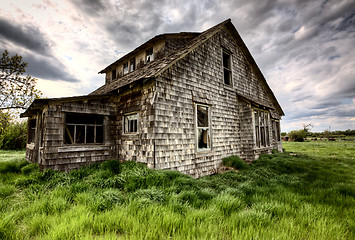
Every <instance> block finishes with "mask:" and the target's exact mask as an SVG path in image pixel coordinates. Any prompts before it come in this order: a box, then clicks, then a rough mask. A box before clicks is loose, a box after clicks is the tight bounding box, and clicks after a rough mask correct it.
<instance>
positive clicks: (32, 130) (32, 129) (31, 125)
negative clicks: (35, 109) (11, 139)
mask: <svg viewBox="0 0 355 240" xmlns="http://www.w3.org/2000/svg"><path fill="white" fill-rule="evenodd" d="M35 136H36V119H32V120H29V121H28V136H27V143H32V142H34V141H35Z"/></svg>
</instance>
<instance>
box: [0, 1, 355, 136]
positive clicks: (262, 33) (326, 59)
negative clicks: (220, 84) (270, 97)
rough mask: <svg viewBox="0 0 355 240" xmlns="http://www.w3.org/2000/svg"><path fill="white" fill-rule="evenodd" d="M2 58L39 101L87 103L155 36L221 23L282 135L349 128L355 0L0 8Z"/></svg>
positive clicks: (354, 117)
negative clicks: (249, 66) (10, 60)
mask: <svg viewBox="0 0 355 240" xmlns="http://www.w3.org/2000/svg"><path fill="white" fill-rule="evenodd" d="M0 6H1V8H0V51H1V52H2V51H3V50H5V49H7V50H8V51H9V52H10V54H11V55H13V54H15V53H17V54H19V55H22V56H23V57H24V60H25V61H26V62H28V63H29V66H28V68H27V73H28V74H30V75H32V76H33V77H36V78H37V79H38V84H37V86H38V88H39V89H40V90H41V91H42V92H43V93H44V95H45V96H46V97H49V98H52V97H66V96H77V95H85V94H88V93H90V92H92V91H93V90H95V89H96V88H98V87H100V86H101V85H103V84H104V75H102V74H98V72H99V71H100V70H102V69H103V68H105V67H106V66H107V65H109V64H111V63H112V62H113V61H115V60H117V59H118V58H119V57H121V56H123V55H124V54H125V53H128V52H129V51H131V50H133V49H134V48H135V47H137V46H138V45H140V44H142V43H144V42H145V41H147V40H148V39H150V38H152V37H154V36H155V35H158V34H162V33H168V32H170V33H171V32H182V31H183V32H201V31H204V30H206V29H208V28H210V27H212V26H214V25H216V24H218V23H220V22H222V21H224V20H226V19H228V18H231V20H232V23H233V24H234V26H235V27H236V28H237V30H238V31H239V33H240V35H241V36H242V38H243V40H244V42H245V43H246V45H247V47H248V48H249V50H250V52H251V54H252V55H253V57H254V59H255V60H256V62H257V64H258V65H259V67H260V69H261V71H262V72H263V74H264V76H265V78H266V80H267V81H268V83H269V85H270V87H271V89H272V90H273V92H274V94H275V96H276V98H277V99H278V101H279V102H280V105H281V106H282V108H283V110H284V112H285V114H286V116H284V117H283V121H282V131H287V132H288V131H290V130H292V129H300V128H301V127H302V123H306V124H308V123H311V124H313V126H314V128H313V129H312V131H323V130H325V129H329V128H330V129H331V130H346V129H355V0H262V1H260V0H230V1H226V0H196V1H187V0H172V1H168V0H158V1H155V0H97V1H95V0H73V1H69V0H68V1H65V0H42V1H41V0H37V1H30V0H22V1H16V0H1V3H0Z"/></svg>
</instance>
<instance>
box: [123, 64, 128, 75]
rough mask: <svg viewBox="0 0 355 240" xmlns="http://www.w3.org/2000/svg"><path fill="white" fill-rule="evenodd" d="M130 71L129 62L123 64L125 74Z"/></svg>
mask: <svg viewBox="0 0 355 240" xmlns="http://www.w3.org/2000/svg"><path fill="white" fill-rule="evenodd" d="M127 73H128V62H126V63H124V64H123V75H125V74H127Z"/></svg>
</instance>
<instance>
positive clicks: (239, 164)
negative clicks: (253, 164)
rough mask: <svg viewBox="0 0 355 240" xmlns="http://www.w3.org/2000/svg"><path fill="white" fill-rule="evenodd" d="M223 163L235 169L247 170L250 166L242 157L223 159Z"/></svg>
mask: <svg viewBox="0 0 355 240" xmlns="http://www.w3.org/2000/svg"><path fill="white" fill-rule="evenodd" d="M222 163H223V165H224V166H226V167H232V168H234V169H239V170H241V169H247V168H248V167H249V165H248V164H247V163H246V162H244V161H243V160H242V159H241V158H240V157H238V156H230V157H226V158H223V159H222Z"/></svg>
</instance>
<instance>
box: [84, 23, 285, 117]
mask: <svg viewBox="0 0 355 240" xmlns="http://www.w3.org/2000/svg"><path fill="white" fill-rule="evenodd" d="M224 27H225V28H226V29H227V30H228V31H229V32H230V34H231V35H232V36H233V38H234V40H235V42H236V44H237V46H238V47H239V48H240V49H241V51H242V52H243V54H244V56H245V57H246V59H247V60H248V62H249V64H250V65H251V66H252V68H253V69H254V72H255V74H256V75H257V77H258V79H259V80H260V81H261V84H262V85H263V87H264V89H265V90H266V92H267V93H268V95H269V96H270V98H271V101H272V102H273V104H274V106H275V107H276V110H277V111H278V112H279V113H280V115H281V116H284V115H285V114H284V112H283V110H282V108H281V106H280V105H279V103H278V101H277V99H276V97H275V95H274V93H273V92H272V90H271V89H270V87H269V85H268V84H267V82H266V79H265V77H264V75H263V74H262V72H261V71H260V69H259V67H258V66H257V64H256V62H255V60H254V58H253V57H252V55H251V54H250V52H249V50H248V48H247V46H246V45H245V43H244V41H243V40H242V38H241V37H240V35H239V33H238V31H237V30H236V28H235V27H234V25H233V24H232V22H231V19H227V20H225V21H223V22H221V23H219V24H217V25H215V26H213V27H211V28H210V29H207V30H206V31H204V32H202V33H200V34H198V33H192V34H195V35H196V37H194V38H192V39H191V40H190V41H188V42H187V43H186V44H185V45H183V46H181V47H180V48H178V49H177V50H175V51H173V52H172V53H171V54H170V55H167V56H163V57H162V58H159V59H156V60H154V61H152V62H150V63H148V64H146V65H145V66H143V67H142V68H139V69H137V70H135V71H133V72H130V73H128V74H127V75H124V76H123V77H120V78H118V79H116V80H115V81H113V82H110V83H108V84H105V85H103V86H102V87H100V88H98V89H97V90H95V91H94V92H92V93H90V95H104V94H109V93H112V92H114V91H116V90H117V89H119V88H121V87H123V86H126V85H129V84H131V83H133V82H136V81H138V80H140V79H149V78H155V77H158V76H159V75H160V74H162V73H163V72H164V71H165V70H166V69H168V68H170V67H171V66H172V65H174V64H175V63H176V62H178V61H179V60H180V59H182V58H184V57H185V56H186V55H187V54H189V53H190V52H191V51H193V50H194V49H196V48H197V47H199V46H200V45H201V44H203V43H204V42H205V41H207V40H208V39H210V38H211V37H212V36H214V35H215V34H216V33H218V32H219V31H220V30H221V29H222V28H224ZM180 34H182V33H180ZM185 34H187V33H185ZM161 37H164V34H162V35H158V36H156V37H154V38H152V39H151V40H149V41H148V42H147V43H150V42H153V41H156V40H157V38H161ZM147 43H145V44H143V45H141V46H139V47H138V48H136V49H135V50H133V51H132V52H130V53H129V54H127V55H130V54H133V53H135V52H137V51H138V50H140V49H142V48H143V47H144V46H147V45H146V44H147ZM127 55H126V56H127ZM126 56H124V57H122V58H125V57H126ZM122 58H121V59H122ZM119 61H120V59H119V60H117V61H116V62H114V63H113V64H111V65H109V66H108V67H107V68H105V69H104V70H102V71H100V73H104V72H105V71H106V70H108V69H109V68H110V67H112V66H113V65H114V64H117V63H118V62H119ZM237 95H243V94H242V93H241V92H238V90H237ZM245 97H247V96H245ZM250 100H251V101H253V99H250Z"/></svg>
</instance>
